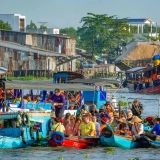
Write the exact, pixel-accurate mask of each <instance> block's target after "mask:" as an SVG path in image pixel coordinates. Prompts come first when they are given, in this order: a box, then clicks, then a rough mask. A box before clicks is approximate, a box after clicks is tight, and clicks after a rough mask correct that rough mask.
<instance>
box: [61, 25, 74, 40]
mask: <svg viewBox="0 0 160 160" xmlns="http://www.w3.org/2000/svg"><path fill="white" fill-rule="evenodd" d="M60 33H61V34H67V35H68V36H69V37H71V38H77V31H76V29H75V28H73V27H69V28H63V29H60Z"/></svg>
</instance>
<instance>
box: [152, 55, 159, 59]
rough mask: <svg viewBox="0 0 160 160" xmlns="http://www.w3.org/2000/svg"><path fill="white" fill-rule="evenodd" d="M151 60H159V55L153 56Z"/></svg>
mask: <svg viewBox="0 0 160 160" xmlns="http://www.w3.org/2000/svg"><path fill="white" fill-rule="evenodd" d="M152 59H153V60H157V59H160V55H159V54H157V55H154V56H153V58H152Z"/></svg>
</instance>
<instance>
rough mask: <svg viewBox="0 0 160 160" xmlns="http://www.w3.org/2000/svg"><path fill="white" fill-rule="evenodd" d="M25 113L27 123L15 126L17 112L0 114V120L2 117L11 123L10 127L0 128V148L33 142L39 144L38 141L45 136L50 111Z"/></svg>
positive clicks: (15, 146) (24, 145) (47, 131)
mask: <svg viewBox="0 0 160 160" xmlns="http://www.w3.org/2000/svg"><path fill="white" fill-rule="evenodd" d="M26 115H27V116H28V123H27V124H26V125H24V124H23V125H22V126H21V127H18V128H16V126H15V119H16V116H17V113H2V114H0V119H1V120H2V119H4V120H5V121H9V122H11V123H12V126H11V128H9V126H8V127H7V126H4V127H3V128H0V148H22V147H26V146H31V145H32V144H34V143H35V142H39V144H41V142H40V141H41V140H43V139H45V138H46V136H47V135H48V133H49V129H50V128H49V125H48V124H49V120H50V113H40V112H39V113H38V112H35V113H34V112H33V113H32V112H30V113H27V114H26ZM37 126H38V127H37ZM35 127H37V128H35ZM22 130H23V134H22Z"/></svg>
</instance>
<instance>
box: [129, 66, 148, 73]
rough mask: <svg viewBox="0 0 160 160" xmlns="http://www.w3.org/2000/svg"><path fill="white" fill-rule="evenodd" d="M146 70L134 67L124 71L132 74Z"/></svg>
mask: <svg viewBox="0 0 160 160" xmlns="http://www.w3.org/2000/svg"><path fill="white" fill-rule="evenodd" d="M143 69H146V67H135V68H131V69H129V70H127V71H126V73H133V72H137V71H140V70H143Z"/></svg>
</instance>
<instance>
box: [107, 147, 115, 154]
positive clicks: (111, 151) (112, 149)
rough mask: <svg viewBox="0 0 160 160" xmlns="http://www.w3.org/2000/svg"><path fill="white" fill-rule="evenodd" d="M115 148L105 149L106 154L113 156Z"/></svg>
mask: <svg viewBox="0 0 160 160" xmlns="http://www.w3.org/2000/svg"><path fill="white" fill-rule="evenodd" d="M114 151H115V148H114V147H107V152H106V154H114Z"/></svg>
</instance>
